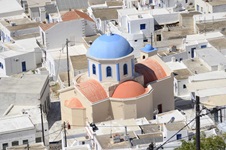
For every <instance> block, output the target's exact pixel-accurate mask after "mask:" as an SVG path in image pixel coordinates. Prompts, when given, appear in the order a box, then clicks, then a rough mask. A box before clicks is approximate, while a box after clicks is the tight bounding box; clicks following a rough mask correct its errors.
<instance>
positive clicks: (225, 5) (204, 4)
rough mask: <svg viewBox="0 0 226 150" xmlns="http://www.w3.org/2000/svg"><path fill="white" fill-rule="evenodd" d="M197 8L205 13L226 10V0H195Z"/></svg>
mask: <svg viewBox="0 0 226 150" xmlns="http://www.w3.org/2000/svg"><path fill="white" fill-rule="evenodd" d="M195 10H197V11H199V12H201V13H203V14H209V13H217V12H225V11H226V2H225V1H224V0H210V1H207V0H195Z"/></svg>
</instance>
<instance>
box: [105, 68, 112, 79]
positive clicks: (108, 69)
mask: <svg viewBox="0 0 226 150" xmlns="http://www.w3.org/2000/svg"><path fill="white" fill-rule="evenodd" d="M106 74H107V77H111V67H110V66H108V67H107V68H106Z"/></svg>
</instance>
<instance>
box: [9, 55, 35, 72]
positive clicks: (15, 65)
mask: <svg viewBox="0 0 226 150" xmlns="http://www.w3.org/2000/svg"><path fill="white" fill-rule="evenodd" d="M22 62H26V70H27V71H28V70H31V69H35V68H36V61H35V54H34V52H28V53H24V54H21V55H17V56H12V57H8V58H5V69H6V75H12V74H17V73H21V72H22Z"/></svg>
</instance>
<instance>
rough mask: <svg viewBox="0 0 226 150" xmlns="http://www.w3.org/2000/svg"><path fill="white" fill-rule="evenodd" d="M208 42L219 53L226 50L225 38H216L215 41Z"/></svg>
mask: <svg viewBox="0 0 226 150" xmlns="http://www.w3.org/2000/svg"><path fill="white" fill-rule="evenodd" d="M208 42H209V43H210V44H211V45H212V46H213V47H215V48H216V49H217V50H219V51H221V50H223V49H226V38H225V37H221V38H217V39H210V40H208Z"/></svg>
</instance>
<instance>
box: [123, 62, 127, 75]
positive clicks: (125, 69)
mask: <svg viewBox="0 0 226 150" xmlns="http://www.w3.org/2000/svg"><path fill="white" fill-rule="evenodd" d="M127 74H128V67H127V64H124V65H123V75H127Z"/></svg>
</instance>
